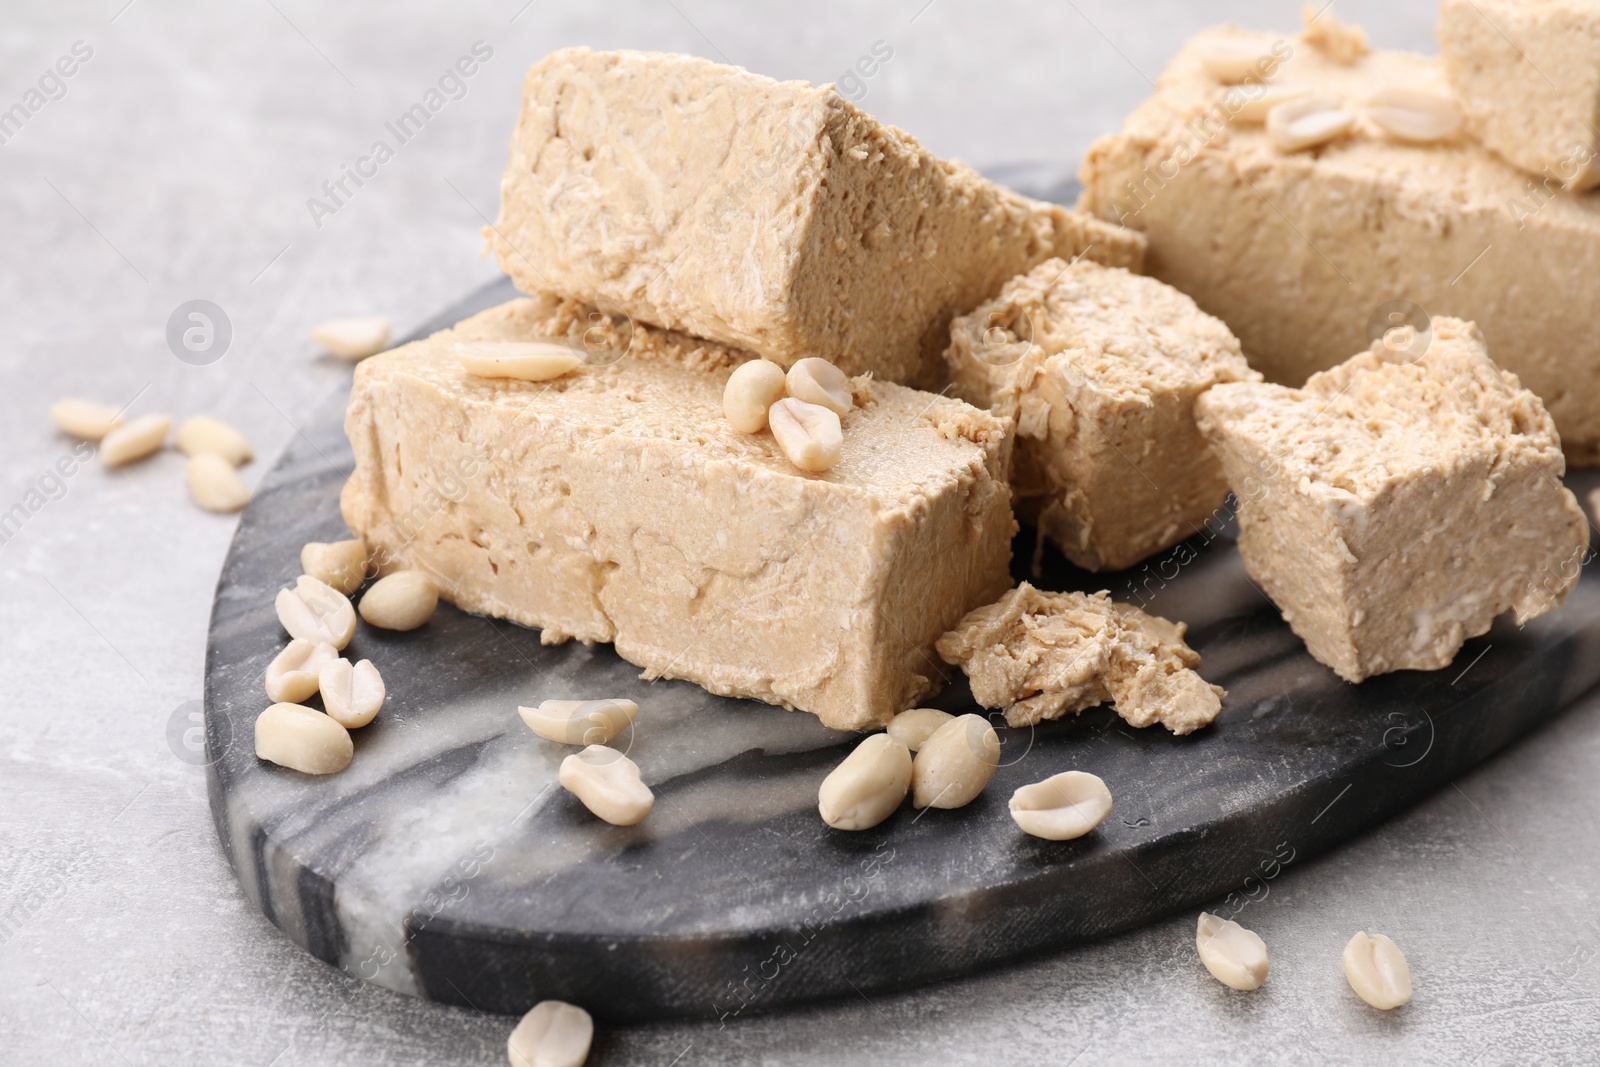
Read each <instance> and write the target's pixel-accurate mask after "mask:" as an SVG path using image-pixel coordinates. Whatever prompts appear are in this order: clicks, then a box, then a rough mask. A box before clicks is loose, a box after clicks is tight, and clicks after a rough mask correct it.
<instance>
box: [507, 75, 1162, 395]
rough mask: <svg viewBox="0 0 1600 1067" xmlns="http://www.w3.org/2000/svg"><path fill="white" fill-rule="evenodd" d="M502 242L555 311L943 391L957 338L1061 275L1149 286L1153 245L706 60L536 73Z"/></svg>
mask: <svg viewBox="0 0 1600 1067" xmlns="http://www.w3.org/2000/svg"><path fill="white" fill-rule="evenodd" d="M484 233H485V236H486V237H487V238H488V240H489V242H490V245H491V246H492V247H493V249H494V251H495V253H496V254H497V255H498V256H499V259H500V264H501V266H502V268H503V269H504V270H505V271H506V273H507V274H509V275H511V277H512V278H513V279H514V280H515V281H516V283H517V285H518V287H519V288H521V289H522V290H523V291H524V292H555V293H560V294H563V295H565V296H570V297H576V298H579V299H584V300H589V301H592V302H595V303H597V304H599V305H601V306H604V307H608V308H610V307H615V308H617V309H620V310H621V311H624V312H626V313H627V314H629V315H632V316H636V317H637V318H639V319H642V320H644V321H647V322H652V323H659V324H661V325H663V326H667V327H671V328H674V329H680V330H684V331H686V332H688V333H691V334H695V335H698V336H701V337H707V338H711V339H714V340H717V341H721V342H724V343H726V344H730V345H736V346H739V347H741V348H745V349H750V350H752V351H755V352H759V353H760V354H761V355H763V356H766V357H767V358H769V359H773V360H776V361H778V362H780V363H783V364H785V365H787V364H790V363H793V362H794V361H795V360H797V359H800V358H802V357H805V356H821V357H823V358H825V359H828V360H831V361H832V362H834V363H836V364H838V366H839V367H840V368H841V369H843V370H844V371H846V372H847V373H849V374H861V373H864V372H867V371H871V372H873V373H874V374H876V375H877V376H878V377H879V378H882V379H888V380H890V381H897V382H906V383H908V384H914V385H931V386H932V387H933V388H938V387H939V386H941V385H943V384H944V382H943V374H944V368H943V366H942V364H941V362H940V359H939V354H940V352H942V351H943V349H944V347H945V345H946V343H947V339H948V334H947V329H948V327H949V323H950V319H951V317H952V316H954V315H956V314H959V313H961V312H964V311H967V310H969V309H970V308H972V307H973V306H975V305H976V304H977V303H978V302H979V301H981V300H984V299H986V298H987V297H990V296H992V295H994V293H996V292H997V291H998V290H999V288H1000V286H1001V285H1002V284H1003V283H1004V282H1005V281H1006V279H1008V278H1010V277H1012V276H1013V275H1015V274H1018V273H1020V272H1022V271H1024V270H1027V269H1028V268H1029V267H1032V266H1033V265H1035V264H1037V263H1039V262H1041V261H1043V260H1045V259H1048V258H1050V257H1051V256H1064V257H1067V258H1071V257H1073V256H1078V255H1080V254H1081V255H1084V256H1086V257H1087V258H1089V259H1094V260H1099V261H1101V262H1104V263H1110V264H1114V265H1117V266H1124V267H1133V268H1136V269H1137V268H1138V267H1139V265H1140V263H1141V260H1142V256H1143V251H1144V240H1143V238H1142V237H1140V236H1139V235H1138V234H1136V233H1134V232H1132V231H1130V230H1126V229H1123V228H1121V227H1117V226H1112V225H1108V224H1106V223H1104V222H1102V221H1100V220H1099V219H1095V218H1090V217H1088V216H1085V215H1081V214H1078V213H1076V212H1073V211H1069V210H1067V209H1065V208H1062V207H1060V206H1057V205H1054V204H1047V203H1042V202H1039V201H1035V200H1030V199H1028V198H1026V197H1023V196H1020V195H1018V194H1016V193H1014V192H1012V191H1010V190H1008V189H1005V188H1003V187H1001V186H998V185H996V184H994V183H993V182H990V181H987V180H985V179H984V178H982V177H980V176H979V175H978V174H977V173H976V172H974V171H972V170H971V169H970V168H968V167H966V166H964V165H962V164H960V163H952V162H947V161H944V160H941V159H939V158H937V157H936V156H934V155H932V154H931V153H929V152H928V151H927V150H925V149H924V148H922V147H921V146H920V145H919V144H917V142H916V141H915V140H914V139H913V138H912V137H911V136H910V135H909V134H906V133H905V132H903V131H901V130H898V129H895V128H894V127H891V126H884V125H882V124H881V123H879V122H877V121H876V120H875V119H873V118H872V117H871V116H870V115H867V114H866V113H864V112H863V111H861V110H860V109H858V108H857V107H856V106H855V105H854V104H852V103H850V102H849V101H848V100H846V99H845V98H844V97H842V96H840V95H839V94H838V93H836V92H834V91H833V89H832V87H830V86H820V87H819V86H812V85H809V84H807V83H805V82H799V81H786V82H779V81H774V80H772V79H771V78H766V77H762V76H761V75H757V74H751V73H749V72H748V71H745V70H742V69H739V68H737V67H730V66H724V65H722V64H718V63H712V62H709V61H707V60H704V59H698V58H695V57H692V56H683V55H669V54H661V53H645V52H592V51H590V50H588V49H586V48H568V49H563V50H561V51H558V52H554V53H552V54H551V55H549V56H547V57H546V58H545V59H543V60H541V61H540V62H539V63H537V64H535V65H534V67H533V68H532V69H531V70H530V71H529V72H528V75H527V79H526V81H525V83H524V88H523V102H522V111H521V114H520V116H519V118H518V121H517V126H516V131H515V133H514V135H513V137H512V142H511V158H510V162H509V164H508V166H507V167H506V172H505V178H504V180H503V181H502V182H501V201H500V217H499V220H498V221H497V222H496V223H495V225H494V226H492V227H489V228H487V229H486V230H485V231H484Z"/></svg>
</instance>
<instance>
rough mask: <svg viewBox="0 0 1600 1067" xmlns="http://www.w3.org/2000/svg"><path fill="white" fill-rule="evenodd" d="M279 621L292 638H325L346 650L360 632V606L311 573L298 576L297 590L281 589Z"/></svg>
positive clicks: (338, 647)
mask: <svg viewBox="0 0 1600 1067" xmlns="http://www.w3.org/2000/svg"><path fill="white" fill-rule="evenodd" d="M274 606H275V607H276V608H277V609H278V621H279V622H280V623H282V624H283V628H284V629H285V630H287V631H288V632H289V636H290V637H300V638H304V639H305V640H307V641H321V642H324V643H326V644H330V645H332V646H333V647H334V648H336V649H339V650H341V651H342V650H343V649H344V646H345V645H348V644H349V643H350V638H352V637H354V636H355V632H356V609H355V608H353V607H351V606H350V600H349V598H348V597H346V596H345V595H344V594H343V593H341V592H339V590H337V589H335V588H333V587H332V586H330V585H328V584H327V583H326V582H319V581H317V579H315V578H313V577H311V576H310V575H309V574H302V575H301V576H300V577H299V578H297V579H295V583H294V588H293V589H280V590H278V599H277V601H276V602H275V605H274Z"/></svg>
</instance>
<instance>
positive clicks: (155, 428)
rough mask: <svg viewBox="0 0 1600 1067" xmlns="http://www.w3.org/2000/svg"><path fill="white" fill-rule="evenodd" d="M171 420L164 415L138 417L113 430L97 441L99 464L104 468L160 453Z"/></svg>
mask: <svg viewBox="0 0 1600 1067" xmlns="http://www.w3.org/2000/svg"><path fill="white" fill-rule="evenodd" d="M170 429H172V420H171V419H170V418H168V417H167V416H165V415H140V416H139V417H138V418H137V419H134V420H133V421H132V422H125V423H123V424H122V425H121V426H117V427H114V428H113V429H112V430H111V431H110V432H108V433H107V434H106V435H105V436H104V437H102V438H101V439H100V462H101V463H104V464H105V465H106V466H108V467H120V466H122V465H123V464H125V463H132V462H134V461H135V460H140V459H144V458H145V457H146V456H151V455H154V454H155V453H157V452H159V451H160V450H161V446H162V445H163V444H165V443H166V441H167V431H168V430H170Z"/></svg>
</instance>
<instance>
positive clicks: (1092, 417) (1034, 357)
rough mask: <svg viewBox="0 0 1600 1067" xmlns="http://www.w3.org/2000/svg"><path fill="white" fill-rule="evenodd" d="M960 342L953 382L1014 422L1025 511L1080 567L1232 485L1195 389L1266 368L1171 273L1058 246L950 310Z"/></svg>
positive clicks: (1155, 531) (1149, 536) (1140, 542)
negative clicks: (1147, 271) (1081, 255)
mask: <svg viewBox="0 0 1600 1067" xmlns="http://www.w3.org/2000/svg"><path fill="white" fill-rule="evenodd" d="M950 342H951V343H950V348H949V349H948V350H947V351H946V352H945V360H946V362H947V363H948V364H949V367H950V376H951V378H952V379H953V380H954V383H955V394H956V395H957V396H959V397H961V398H962V399H964V400H967V401H970V402H971V403H973V404H976V405H978V406H979V407H987V408H988V409H989V410H990V411H992V412H994V413H995V414H997V415H1005V416H1007V417H1009V418H1011V419H1013V420H1015V422H1016V426H1017V444H1016V453H1015V456H1014V459H1013V465H1012V475H1011V490H1012V493H1013V496H1014V498H1015V504H1016V507H1017V509H1018V511H1019V513H1021V514H1023V515H1025V516H1027V517H1030V518H1032V519H1034V520H1035V521H1036V522H1037V524H1038V526H1039V529H1040V530H1041V531H1043V532H1044V533H1045V534H1046V535H1047V536H1048V537H1049V538H1050V539H1051V540H1053V541H1054V542H1055V543H1056V544H1057V545H1059V546H1060V548H1061V551H1062V552H1064V553H1065V554H1066V556H1067V558H1068V559H1070V560H1072V561H1073V562H1074V563H1076V564H1078V565H1079V566H1080V567H1086V568H1088V569H1089V570H1097V571H1098V570H1119V569H1121V568H1123V567H1130V566H1132V565H1133V564H1135V563H1137V562H1138V561H1139V560H1141V559H1143V558H1145V557H1146V556H1148V555H1150V554H1151V553H1154V552H1159V551H1160V550H1161V549H1163V548H1167V547H1169V546H1170V545H1173V544H1176V543H1177V542H1178V541H1181V540H1183V539H1184V538H1185V537H1188V536H1189V535H1190V534H1192V533H1194V532H1196V531H1197V530H1199V529H1200V528H1201V527H1202V524H1203V523H1204V522H1205V521H1206V519H1208V518H1209V517H1210V516H1211V514H1212V512H1213V511H1215V510H1216V508H1217V507H1218V505H1220V504H1221V503H1222V502H1223V499H1224V498H1225V497H1226V496H1227V493H1228V487H1227V485H1226V483H1225V482H1224V481H1223V478H1222V466H1221V464H1219V463H1218V462H1217V459H1216V457H1215V456H1213V455H1212V453H1211V449H1210V448H1209V447H1208V446H1207V444H1206V441H1205V438H1204V437H1202V436H1201V435H1200V431H1199V430H1198V429H1197V428H1196V427H1195V424H1194V401H1195V397H1197V396H1199V395H1200V394H1201V393H1202V392H1204V391H1205V390H1206V389H1208V388H1209V387H1211V386H1212V385H1215V384H1216V383H1218V382H1235V381H1259V380H1260V378H1261V375H1260V374H1258V373H1256V372H1255V371H1253V370H1251V369H1250V367H1249V365H1248V364H1246V363H1245V361H1244V357H1243V356H1242V355H1240V354H1239V342H1238V340H1237V339H1236V338H1235V337H1234V336H1233V334H1231V333H1229V332H1228V328H1227V327H1226V326H1224V325H1223V324H1222V323H1221V322H1219V321H1218V320H1217V319H1214V318H1212V317H1211V316H1210V315H1207V314H1205V313H1204V312H1202V311H1201V310H1200V309H1199V308H1197V307H1196V306H1195V303H1194V301H1193V300H1191V299H1189V298H1188V297H1187V296H1185V295H1184V294H1182V293H1180V292H1178V291H1177V290H1176V289H1174V288H1172V287H1171V286H1169V285H1166V284H1164V283H1162V282H1159V281H1156V280H1155V279H1153V278H1146V277H1142V276H1140V275H1137V274H1130V273H1128V272H1127V271H1125V270H1122V269H1120V268H1117V267H1105V266H1101V265H1100V264H1098V263H1090V262H1088V261H1086V260H1084V261H1079V262H1077V263H1073V264H1070V265H1069V264H1067V263H1065V262H1063V261H1062V260H1059V259H1052V260H1047V261H1046V262H1044V263H1042V264H1040V265H1039V266H1037V267H1035V268H1034V269H1033V270H1032V271H1030V272H1029V273H1027V274H1025V275H1022V276H1021V277H1018V278H1014V279H1012V280H1011V281H1010V282H1007V283H1006V286H1005V288H1004V289H1002V290H1001V292H1000V295H999V296H998V297H997V298H995V299H994V300H991V301H989V302H987V303H985V304H981V305H979V306H978V308H977V309H976V310H974V311H973V312H971V313H970V314H967V315H963V316H961V317H959V318H957V319H956V320H955V321H954V322H952V323H951V326H950Z"/></svg>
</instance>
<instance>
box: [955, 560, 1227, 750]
mask: <svg viewBox="0 0 1600 1067" xmlns="http://www.w3.org/2000/svg"><path fill="white" fill-rule="evenodd" d="M1184 630H1185V627H1184V625H1183V623H1181V622H1176V623H1175V622H1169V621H1168V620H1166V619H1163V618H1160V617H1158V616H1155V615H1147V614H1145V613H1144V612H1143V611H1140V610H1139V609H1138V608H1136V607H1133V606H1131V605H1128V604H1118V603H1115V602H1113V601H1112V599H1111V596H1110V594H1109V593H1104V592H1101V593H1093V594H1089V593H1046V592H1043V591H1041V590H1038V589H1035V588H1034V587H1033V586H1031V585H1029V584H1028V583H1027V582H1023V583H1022V584H1021V585H1019V586H1017V587H1016V588H1015V589H1013V590H1011V591H1010V592H1008V593H1006V594H1005V595H1004V596H1002V597H1001V598H1000V599H999V600H998V601H996V602H995V603H993V604H989V605H987V606H985V607H981V608H977V609H976V610H974V611H972V612H970V613H969V614H968V615H967V616H966V617H965V618H963V619H962V620H961V622H960V624H959V625H958V626H956V627H955V629H953V630H951V631H950V632H949V633H947V634H945V635H944V636H943V637H941V638H939V646H938V647H939V655H940V656H942V657H943V658H944V661H945V662H946V663H953V664H958V665H959V666H960V667H961V669H962V670H963V671H965V672H966V675H967V679H968V680H969V681H970V682H971V683H972V696H973V698H974V699H975V700H977V702H978V703H979V704H982V705H983V706H984V707H986V708H1003V709H1005V716H1006V722H1007V724H1009V725H1011V726H1031V725H1032V724H1034V723H1037V722H1041V721H1043V720H1045V719H1059V718H1061V717H1062V716H1063V715H1076V714H1077V713H1078V712H1080V711H1083V710H1084V709H1085V708H1092V707H1094V706H1095V705H1096V704H1104V703H1106V702H1107V701H1113V702H1114V703H1115V704H1116V710H1117V714H1118V715H1121V716H1122V717H1123V718H1124V719H1126V720H1127V721H1128V722H1129V723H1130V724H1131V725H1133V726H1150V725H1152V724H1153V723H1158V722H1159V723H1161V724H1162V725H1163V726H1165V727H1166V728H1167V729H1169V730H1171V731H1172V732H1173V733H1175V734H1187V733H1192V732H1194V731H1195V730H1198V729H1199V728H1200V727H1202V726H1204V725H1206V724H1207V723H1209V722H1210V721H1211V720H1212V719H1215V718H1216V717H1217V712H1218V711H1220V710H1221V708H1222V697H1224V696H1226V695H1227V694H1226V693H1224V692H1223V690H1222V689H1221V688H1220V687H1218V686H1214V685H1208V684H1207V683H1206V681H1205V679H1203V678H1201V677H1200V675H1199V674H1197V673H1196V672H1195V670H1194V668H1195V667H1197V666H1199V664H1200V657H1199V655H1197V654H1196V653H1195V652H1194V650H1193V649H1191V648H1190V647H1189V646H1188V645H1186V644H1185V643H1184V640H1183V634H1184Z"/></svg>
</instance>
